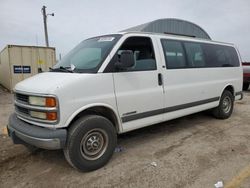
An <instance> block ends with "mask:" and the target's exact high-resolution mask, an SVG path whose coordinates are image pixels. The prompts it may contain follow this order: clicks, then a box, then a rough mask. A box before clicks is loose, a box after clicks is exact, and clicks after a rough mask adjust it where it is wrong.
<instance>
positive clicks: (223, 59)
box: [203, 44, 239, 67]
mask: <svg viewBox="0 0 250 188" xmlns="http://www.w3.org/2000/svg"><path fill="white" fill-rule="evenodd" d="M203 48H204V51H205V54H206V61H207V66H208V67H237V66H239V59H238V55H237V52H236V50H235V49H234V48H233V47H230V46H223V45H213V44H203Z"/></svg>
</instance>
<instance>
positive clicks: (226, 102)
mask: <svg viewBox="0 0 250 188" xmlns="http://www.w3.org/2000/svg"><path fill="white" fill-rule="evenodd" d="M231 105H232V101H231V99H230V97H228V96H227V97H225V98H224V99H223V101H222V109H223V111H224V112H225V113H228V112H230V110H231Z"/></svg>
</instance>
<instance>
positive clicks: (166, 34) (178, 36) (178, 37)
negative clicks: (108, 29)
mask: <svg viewBox="0 0 250 188" xmlns="http://www.w3.org/2000/svg"><path fill="white" fill-rule="evenodd" d="M117 34H122V35H126V34H138V35H140V34H141V35H152V36H159V37H168V38H171V39H180V40H188V41H196V42H205V43H211V44H222V45H223V44H224V45H229V46H234V44H233V43H228V42H220V41H214V40H210V39H203V38H196V37H193V36H186V35H179V34H174V33H171V34H170V33H153V32H140V31H138V32H137V31H126V32H118V33H117Z"/></svg>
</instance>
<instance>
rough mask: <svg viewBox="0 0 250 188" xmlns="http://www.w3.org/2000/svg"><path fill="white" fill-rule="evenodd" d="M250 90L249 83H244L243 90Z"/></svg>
mask: <svg viewBox="0 0 250 188" xmlns="http://www.w3.org/2000/svg"><path fill="white" fill-rule="evenodd" d="M248 88H249V83H243V90H244V91H247V90H248Z"/></svg>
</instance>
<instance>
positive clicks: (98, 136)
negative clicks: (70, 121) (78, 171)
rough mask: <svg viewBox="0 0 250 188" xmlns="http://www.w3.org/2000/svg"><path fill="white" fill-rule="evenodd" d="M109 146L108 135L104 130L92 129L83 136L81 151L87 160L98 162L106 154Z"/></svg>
mask: <svg viewBox="0 0 250 188" xmlns="http://www.w3.org/2000/svg"><path fill="white" fill-rule="evenodd" d="M107 146H108V135H107V133H106V132H105V131H104V130H102V129H92V130H90V131H89V132H87V133H86V134H85V135H84V136H83V138H82V141H81V143H80V151H81V154H82V156H83V157H84V158H85V159H87V160H96V159H98V158H99V157H101V156H102V155H103V154H104V153H105V151H106V149H107Z"/></svg>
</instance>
